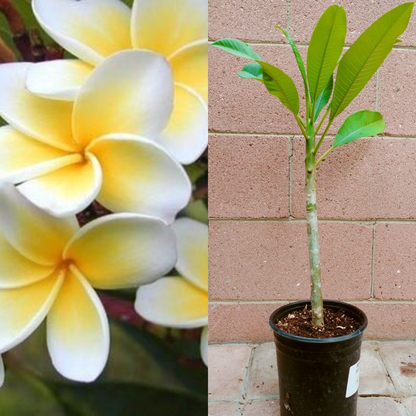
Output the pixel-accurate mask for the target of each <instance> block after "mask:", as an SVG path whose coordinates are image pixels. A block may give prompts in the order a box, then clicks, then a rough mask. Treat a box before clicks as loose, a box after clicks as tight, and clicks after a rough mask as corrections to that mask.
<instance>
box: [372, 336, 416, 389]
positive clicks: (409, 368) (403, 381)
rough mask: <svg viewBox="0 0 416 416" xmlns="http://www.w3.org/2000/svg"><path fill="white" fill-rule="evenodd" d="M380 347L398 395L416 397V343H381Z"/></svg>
mask: <svg viewBox="0 0 416 416" xmlns="http://www.w3.org/2000/svg"><path fill="white" fill-rule="evenodd" d="M378 347H379V349H380V355H381V357H382V359H383V362H384V365H385V366H386V369H387V371H388V373H389V374H390V377H391V379H392V381H393V384H394V387H395V388H396V391H397V394H398V395H399V396H404V397H408V396H416V342H414V341H413V342H412V341H390V342H380V343H378Z"/></svg>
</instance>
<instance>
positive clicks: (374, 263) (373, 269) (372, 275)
mask: <svg viewBox="0 0 416 416" xmlns="http://www.w3.org/2000/svg"><path fill="white" fill-rule="evenodd" d="M376 228H377V221H374V223H373V247H372V254H371V256H372V259H371V281H370V299H374V281H375V269H376Z"/></svg>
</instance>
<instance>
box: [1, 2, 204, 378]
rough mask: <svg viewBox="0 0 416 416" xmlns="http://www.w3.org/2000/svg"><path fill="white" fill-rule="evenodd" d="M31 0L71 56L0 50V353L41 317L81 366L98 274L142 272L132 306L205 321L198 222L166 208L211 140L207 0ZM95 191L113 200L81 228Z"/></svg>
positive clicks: (63, 359)
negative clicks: (14, 55)
mask: <svg viewBox="0 0 416 416" xmlns="http://www.w3.org/2000/svg"><path fill="white" fill-rule="evenodd" d="M32 6H33V12H34V14H35V16H36V18H37V20H38V22H39V23H40V25H41V26H42V27H43V28H44V30H45V31H46V32H47V33H48V34H49V36H51V37H52V38H53V39H54V40H55V41H56V42H58V43H59V44H60V45H61V46H62V47H64V48H65V49H66V50H67V51H68V52H70V53H71V54H72V55H73V56H74V57H75V58H74V59H64V60H55V61H47V62H41V63H36V64H33V63H26V62H19V63H11V64H2V65H0V91H1V94H2V98H1V100H0V116H1V117H2V118H3V119H4V120H6V122H7V123H8V125H7V126H4V127H1V128H0V148H1V150H0V353H4V352H6V351H8V350H10V349H11V348H13V347H15V346H16V345H18V344H19V343H21V342H22V341H23V340H25V339H26V338H27V337H28V336H29V335H30V334H31V333H32V332H33V331H34V330H35V329H36V328H37V327H38V326H39V325H40V324H41V323H42V322H43V321H44V319H45V318H46V319H47V346H48V350H49V354H50V356H51V359H52V363H53V365H54V366H55V368H56V369H57V371H58V372H59V373H61V374H62V375H63V376H65V377H67V378H69V379H72V380H77V381H84V382H89V381H93V380H95V379H96V378H97V377H98V376H99V375H100V373H101V372H102V370H103V368H104V366H105V364H106V362H107V358H108V354H109V344H110V336H109V325H108V319H107V316H106V312H105V310H104V308H103V305H102V304H101V301H100V299H99V297H98V295H97V293H96V292H95V290H94V289H106V290H112V289H124V288H137V287H138V286H140V287H139V289H138V293H137V300H136V310H137V311H138V313H140V314H141V315H142V316H143V317H144V318H146V319H148V320H150V321H152V322H155V323H157V324H160V325H166V326H170V327H179V328H197V327H206V326H207V324H208V321H207V305H208V298H207V284H208V264H207V259H208V253H207V251H208V241H207V239H208V232H207V226H206V225H204V224H202V223H199V222H197V221H195V220H191V219H189V218H179V219H178V218H177V216H178V214H179V213H180V212H181V211H182V210H183V209H184V208H185V207H186V206H187V204H188V203H189V201H190V198H191V192H192V185H191V182H190V180H189V178H188V175H187V173H186V171H185V169H184V168H183V166H182V165H186V164H191V163H193V162H195V161H196V160H197V159H198V158H199V157H200V156H201V154H202V153H203V152H204V151H205V149H206V146H207V135H208V131H207V104H206V100H207V0H135V2H134V5H133V8H132V10H130V9H129V8H128V7H127V6H126V5H125V4H124V3H122V2H121V1H119V0H89V1H76V2H75V1H72V0H32ZM94 200H96V201H98V202H99V203H100V204H101V205H102V206H103V207H105V208H106V209H107V210H109V211H111V212H112V214H110V215H106V216H104V217H101V218H99V219H95V220H93V221H91V222H90V223H88V224H87V225H84V226H83V227H81V228H80V226H79V225H78V222H77V217H76V214H79V213H80V212H81V211H83V210H84V209H85V208H87V207H88V206H89V205H90V204H91V203H92V202H93V201H94ZM175 219H176V220H175ZM172 223H173V225H171V224H172ZM175 235H176V237H175ZM174 268H176V270H177V271H178V272H179V273H180V275H181V276H174V277H163V276H165V275H166V274H168V273H169V272H170V271H171V270H172V269H174ZM206 338H207V329H206V328H205V329H204V331H203V336H202V343H201V352H202V357H203V360H204V361H205V362H206V343H207V339H206ZM3 378H4V369H3V364H2V363H1V360H0V385H1V383H2V382H3Z"/></svg>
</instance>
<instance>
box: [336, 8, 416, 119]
mask: <svg viewBox="0 0 416 416" xmlns="http://www.w3.org/2000/svg"><path fill="white" fill-rule="evenodd" d="M413 6H414V3H413V2H412V3H404V4H401V5H400V6H398V7H396V8H394V9H392V10H390V11H389V12H387V13H386V14H384V15H383V16H381V17H380V18H379V19H378V20H376V21H375V22H374V23H373V24H372V25H371V26H370V27H369V28H368V29H367V30H366V31H365V32H364V33H363V34H362V35H361V36H360V37H359V38H358V39H357V40H356V41H355V42H354V43H353V44H352V45H351V47H350V48H349V49H348V51H347V52H346V53H345V55H344V56H343V58H342V59H341V62H340V63H339V68H338V73H337V77H336V78H337V80H336V83H335V92H334V98H333V100H332V106H331V116H330V120H333V119H334V118H335V117H336V116H337V115H338V114H340V113H341V112H342V111H343V110H344V109H345V108H346V107H347V106H348V104H350V102H351V101H352V100H353V99H354V98H355V97H356V96H357V95H358V94H359V92H360V91H361V90H362V89H363V88H364V87H365V85H366V84H367V82H368V81H369V80H370V79H371V77H372V76H373V75H374V73H375V72H376V71H377V69H378V68H379V67H380V65H381V64H382V63H383V61H384V60H385V59H386V57H387V55H388V54H389V53H390V51H391V50H392V48H393V46H394V44H395V43H396V41H397V38H398V37H399V36H400V35H401V34H402V33H403V32H404V31H405V29H406V27H407V25H408V23H409V19H410V15H411V13H412V9H413Z"/></svg>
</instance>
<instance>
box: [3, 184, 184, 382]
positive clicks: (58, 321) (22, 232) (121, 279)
mask: <svg viewBox="0 0 416 416" xmlns="http://www.w3.org/2000/svg"><path fill="white" fill-rule="evenodd" d="M0 230H1V231H0V353H3V352H5V351H8V350H10V349H11V348H13V347H15V346H16V345H18V344H20V343H21V342H22V341H24V340H25V339H26V338H27V337H28V336H29V335H30V334H31V333H32V332H33V331H34V330H35V329H36V328H37V327H38V326H39V325H40V324H41V323H42V321H43V320H44V319H45V317H46V316H47V345H48V350H49V354H50V356H51V358H52V363H53V365H54V366H55V368H56V369H57V370H58V372H59V373H61V374H62V375H63V376H65V377H67V378H69V379H72V380H77V381H84V382H89V381H92V380H94V379H96V378H97V377H98V375H99V374H100V373H101V371H102V370H103V368H104V366H105V364H106V361H107V358H108V352H109V345H110V339H109V325H108V320H107V316H106V313H105V311H104V308H103V306H102V304H101V302H100V299H99V297H98V295H97V294H96V292H95V291H94V289H93V288H97V289H106V290H110V289H120V288H127V287H137V285H139V284H146V283H149V282H153V281H154V280H155V279H157V278H159V277H160V276H163V275H164V274H166V273H167V272H168V271H169V270H170V269H171V268H172V267H173V266H174V265H175V262H176V243H175V235H174V234H173V232H172V230H171V229H170V228H169V227H168V226H167V225H166V224H165V223H164V222H163V221H161V220H158V219H156V218H153V217H148V216H143V215H138V214H112V215H107V216H105V217H102V218H100V219H97V220H94V221H92V222H90V223H89V224H88V225H86V226H84V227H82V228H79V227H78V224H77V222H76V219H75V217H68V218H57V217H53V216H50V215H49V214H47V213H46V212H45V211H43V210H41V209H40V208H38V207H36V206H35V205H33V204H32V203H31V202H29V201H28V200H27V199H25V198H24V197H23V196H22V195H21V194H20V193H19V192H18V191H17V190H16V188H15V187H13V186H12V185H10V184H6V185H2V187H1V188H0Z"/></svg>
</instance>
